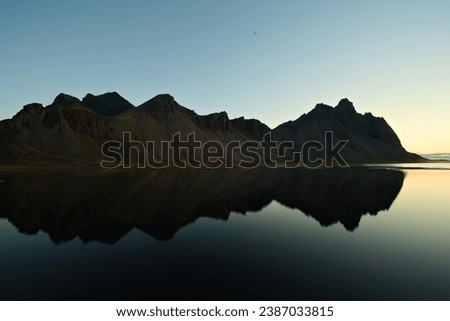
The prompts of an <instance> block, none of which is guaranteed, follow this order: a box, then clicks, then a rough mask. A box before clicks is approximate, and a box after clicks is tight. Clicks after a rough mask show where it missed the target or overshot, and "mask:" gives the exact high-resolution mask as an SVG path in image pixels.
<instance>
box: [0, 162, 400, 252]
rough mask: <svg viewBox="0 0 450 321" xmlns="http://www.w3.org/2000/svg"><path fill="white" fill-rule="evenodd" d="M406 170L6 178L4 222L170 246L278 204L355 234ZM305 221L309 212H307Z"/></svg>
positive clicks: (1, 206) (56, 233)
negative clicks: (140, 237) (209, 224)
mask: <svg viewBox="0 0 450 321" xmlns="http://www.w3.org/2000/svg"><path fill="white" fill-rule="evenodd" d="M404 176H405V174H404V173H403V172H402V171H397V170H386V169H369V168H364V167H356V168H341V169H317V170H311V169H284V168H278V169H267V168H257V169H252V170H244V169H242V170H238V169H233V170H178V169H171V170H159V171H158V170H132V171H122V170H110V171H108V170H106V171H82V172H73V173H64V174H61V173H58V174H57V173H53V174H46V175H43V174H42V175H39V174H34V175H30V174H17V175H14V176H9V177H5V178H3V177H0V178H2V179H3V180H5V182H3V183H2V184H0V217H4V218H7V219H8V220H9V221H10V222H12V224H14V225H15V226H16V227H17V228H18V229H19V231H20V232H22V233H26V234H35V233H37V232H39V231H40V230H42V231H44V232H46V233H48V235H49V236H50V238H51V239H52V241H53V242H55V243H57V244H58V243H61V242H65V241H69V240H72V239H74V238H76V237H79V238H80V239H81V240H83V241H84V242H90V241H98V242H103V243H115V242H117V241H118V240H119V239H121V238H122V237H123V236H124V235H125V234H127V233H128V232H129V231H130V230H132V229H133V228H138V229H139V230H142V231H144V232H145V233H147V234H149V235H151V236H152V237H154V238H155V239H158V240H170V239H171V238H172V237H173V236H174V235H175V234H176V233H177V231H179V230H180V229H181V228H182V227H184V226H186V225H189V224H190V223H192V222H194V221H195V220H196V219H197V218H199V217H211V218H215V219H221V220H227V219H228V218H229V216H230V213H231V212H237V213H241V214H245V213H246V212H248V211H252V212H257V211H260V210H261V209H263V208H264V207H265V206H267V205H268V204H269V203H271V202H272V201H277V202H278V203H280V204H282V205H284V206H287V207H290V208H294V209H298V210H300V211H301V212H303V213H304V214H305V215H308V216H311V217H313V218H314V219H315V220H317V221H318V222H319V223H320V225H322V226H329V225H332V224H336V223H340V224H342V225H343V226H344V227H345V228H346V229H347V230H349V231H353V230H354V229H356V228H357V227H358V225H359V222H360V220H361V217H362V216H363V215H364V214H367V213H369V214H371V215H375V214H377V213H378V212H379V211H382V210H386V209H388V208H389V207H390V206H391V204H392V203H393V201H394V200H395V198H396V197H397V195H398V194H399V192H400V190H401V188H402V185H403V180H404ZM299 215H301V213H299Z"/></svg>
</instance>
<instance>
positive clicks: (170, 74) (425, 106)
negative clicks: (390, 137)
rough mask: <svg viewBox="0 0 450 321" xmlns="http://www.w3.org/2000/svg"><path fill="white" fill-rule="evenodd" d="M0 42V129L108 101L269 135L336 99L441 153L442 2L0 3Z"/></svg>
mask: <svg viewBox="0 0 450 321" xmlns="http://www.w3.org/2000/svg"><path fill="white" fill-rule="evenodd" d="M0 44H1V46H0V119H4V118H10V117H11V116H12V115H14V114H15V113H16V112H17V111H18V110H20V108H21V107H22V106H23V105H25V104H27V103H30V102H40V103H42V104H44V105H47V104H50V103H51V102H52V101H53V99H54V97H55V96H56V95H57V94H58V93H60V92H65V93H68V94H71V95H74V96H77V97H79V98H82V97H83V96H84V95H85V94H86V93H88V92H90V93H93V94H101V93H104V92H108V91H117V92H119V93H120V94H121V95H122V96H124V97H125V98H126V99H128V100H129V101H130V102H132V103H133V104H135V105H139V104H141V103H143V102H144V101H146V100H148V99H149V98H151V97H153V96H155V95H157V94H159V93H170V94H171V95H173V96H174V97H175V99H176V100H177V101H178V102H179V103H180V104H182V105H184V106H186V107H188V108H191V109H194V110H195V111H196V112H197V113H199V114H207V113H211V112H215V111H221V110H226V111H227V112H228V114H229V116H230V117H231V118H234V117H238V116H241V115H243V116H245V117H249V118H258V119H260V120H261V121H263V122H265V123H266V124H268V125H269V126H270V127H275V126H276V125H278V124H280V123H282V122H284V121H287V120H290V119H296V118H298V117H299V116H300V115H301V114H303V113H305V112H307V111H309V110H310V109H312V108H313V107H314V106H315V104H316V103H320V102H323V103H326V104H329V105H332V106H334V105H336V104H337V103H338V101H339V100H340V99H341V98H343V97H347V98H349V99H350V100H351V101H353V102H354V104H355V107H356V109H357V110H358V111H360V112H367V111H370V112H372V113H373V114H375V115H377V116H383V117H384V118H385V119H386V120H387V121H388V122H389V124H390V125H391V126H392V127H393V129H394V130H395V131H396V132H397V134H398V135H399V137H400V139H401V141H402V142H403V145H404V146H405V147H406V148H407V149H408V150H410V151H414V152H440V151H442V152H444V151H446V152H448V151H450V1H412V0H409V1H401V0H397V1H364V0H358V1H313V0H311V1H299V0H296V1H262V0H260V1H256V0H255V1H245V0H244V1H213V0H204V1H196V0H190V1H185V0H183V1H170V0H169V1H111V0H109V1H92V0H91V1H84V0H80V1H39V0H35V1H17V0H8V1H4V0H0Z"/></svg>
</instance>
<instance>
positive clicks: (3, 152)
mask: <svg viewBox="0 0 450 321" xmlns="http://www.w3.org/2000/svg"><path fill="white" fill-rule="evenodd" d="M326 131H332V132H333V133H334V135H335V140H349V143H348V144H347V145H346V146H345V148H344V149H343V150H342V156H343V157H344V158H345V159H346V161H348V162H349V163H363V162H420V161H424V159H423V158H421V157H420V156H418V155H416V154H413V153H409V152H407V151H406V150H405V149H404V148H403V147H402V144H401V142H400V140H399V138H398V137H397V135H396V134H395V132H394V131H393V129H392V128H391V127H390V126H389V124H388V123H387V122H386V121H385V120H384V119H383V118H380V117H375V116H373V115H372V114H371V113H366V114H364V115H362V114H359V113H357V112H356V110H355V108H354V107H353V104H352V103H351V102H350V101H349V100H347V99H342V100H341V101H340V102H339V104H338V105H337V106H336V107H331V106H327V105H324V104H318V105H317V106H316V107H315V108H314V109H313V110H312V111H310V112H309V113H307V114H304V115H302V116H301V117H299V118H298V119H296V120H294V121H288V122H286V123H284V124H281V125H279V126H278V127H276V128H274V129H270V128H269V127H268V126H267V125H265V124H263V123H262V122H260V121H259V120H257V119H245V118H243V117H240V118H236V119H229V118H228V115H227V113H226V112H224V111H222V112H219V113H213V114H209V115H198V114H197V113H195V112H194V111H193V110H191V109H188V108H186V107H183V106H181V105H180V104H178V103H177V102H176V101H175V99H174V98H173V97H172V96H170V95H168V94H163V95H158V96H156V97H154V98H152V99H150V100H148V101H147V102H145V103H143V104H141V105H140V106H137V107H135V106H134V105H133V104H131V103H130V102H129V101H127V100H126V99H124V98H123V97H121V96H120V95H119V94H118V93H116V92H112V93H105V94H102V95H98V96H95V95H92V94H87V95H86V97H84V98H83V99H82V100H80V99H78V98H76V97H73V96H70V95H66V94H60V95H58V96H57V97H56V98H55V100H54V102H53V103H52V104H50V105H49V106H46V107H44V106H42V105H41V104H37V103H33V104H29V105H26V106H24V107H23V109H22V110H21V111H19V112H18V113H17V114H16V115H15V116H14V117H13V118H12V119H7V120H3V121H1V122H0V162H3V163H8V162H14V163H17V162H20V161H36V160H38V161H46V160H50V161H71V160H83V161H93V162H98V161H100V160H101V159H102V157H103V155H102V152H101V147H102V145H103V144H104V143H105V142H106V141H111V140H118V141H120V140H122V137H123V133H124V132H129V133H130V135H131V137H132V139H133V140H136V141H141V142H147V141H153V142H155V144H154V146H155V147H154V154H155V155H156V156H160V157H161V158H163V157H164V156H163V155H164V153H163V152H162V151H161V150H160V149H158V148H161V144H160V142H161V141H169V140H171V139H172V137H173V135H174V134H175V133H177V132H179V133H180V135H181V137H186V136H187V135H188V134H190V133H193V132H194V133H195V138H196V140H198V141H200V142H206V141H217V142H220V143H221V144H223V145H224V146H225V145H226V144H228V143H229V142H231V141H241V142H243V141H249V140H253V141H261V140H262V138H263V136H264V134H266V133H268V132H270V133H271V134H272V138H273V139H274V140H276V141H279V142H281V141H293V142H294V143H295V144H294V146H296V148H300V147H301V146H302V144H303V143H304V142H306V141H308V140H317V141H323V140H324V133H325V132H326ZM236 160H239V156H237V158H236Z"/></svg>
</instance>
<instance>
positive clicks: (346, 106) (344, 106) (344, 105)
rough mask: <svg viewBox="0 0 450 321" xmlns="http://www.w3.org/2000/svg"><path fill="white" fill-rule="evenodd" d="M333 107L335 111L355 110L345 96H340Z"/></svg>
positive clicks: (347, 111) (352, 111)
mask: <svg viewBox="0 0 450 321" xmlns="http://www.w3.org/2000/svg"><path fill="white" fill-rule="evenodd" d="M335 109H336V110H337V111H343V112H345V113H355V114H356V110H355V107H354V106H353V103H352V102H351V101H350V100H348V99H347V98H342V99H341V100H340V101H339V103H338V104H337V106H336V107H335Z"/></svg>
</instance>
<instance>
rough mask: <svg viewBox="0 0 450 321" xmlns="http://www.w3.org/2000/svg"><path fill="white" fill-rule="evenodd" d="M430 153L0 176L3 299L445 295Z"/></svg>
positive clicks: (446, 244) (449, 228)
mask: <svg viewBox="0 0 450 321" xmlns="http://www.w3.org/2000/svg"><path fill="white" fill-rule="evenodd" d="M422 165H423V164H422ZM432 165H433V166H429V168H418V167H411V166H409V165H403V166H401V165H400V166H397V167H399V168H400V169H395V168H391V167H392V166H386V167H388V168H383V167H380V166H376V167H372V166H366V167H356V168H348V169H318V170H305V169H254V170H220V171H207V170H160V171H145V170H135V171H105V172H101V171H99V172H92V171H83V172H75V173H61V172H59V173H47V174H29V173H28V174H25V173H21V174H14V175H13V174H2V175H0V253H1V255H0V299H2V300H30V299H32V300H49V299H50V300H70V299H75V300H231V299H233V300H239V299H247V300H450V166H449V165H448V164H432ZM427 166H428V165H426V166H425V167H427ZM422 167H423V166H422Z"/></svg>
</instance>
